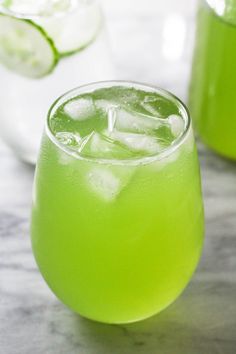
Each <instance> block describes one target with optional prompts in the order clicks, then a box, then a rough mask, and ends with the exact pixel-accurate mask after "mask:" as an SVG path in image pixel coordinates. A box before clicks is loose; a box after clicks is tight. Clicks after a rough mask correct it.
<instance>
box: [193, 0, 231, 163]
mask: <svg viewBox="0 0 236 354" xmlns="http://www.w3.org/2000/svg"><path fill="white" fill-rule="evenodd" d="M209 4H211V7H210V6H208V4H207V3H204V4H202V5H201V8H200V10H199V15H198V24H197V33H196V47H195V54H194V61H193V69H192V80H191V87H190V111H191V114H192V116H193V119H194V122H195V124H196V129H197V131H198V133H199V135H200V137H201V138H202V140H203V141H204V142H205V143H206V144H207V145H208V146H209V147H211V148H212V149H214V150H215V151H216V152H218V153H220V154H222V155H224V156H226V157H229V158H232V159H236V100H235V82H236V66H235V63H236V5H235V3H234V4H233V3H232V1H223V2H222V1H221V2H219V1H218V2H217V1H211V2H210V1H209Z"/></svg>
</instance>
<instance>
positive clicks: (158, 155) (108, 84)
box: [45, 80, 191, 165]
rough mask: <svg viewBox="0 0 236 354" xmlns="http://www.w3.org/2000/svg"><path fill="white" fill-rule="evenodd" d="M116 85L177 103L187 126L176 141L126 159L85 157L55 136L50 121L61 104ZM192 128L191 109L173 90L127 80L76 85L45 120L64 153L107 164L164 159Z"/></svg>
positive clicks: (66, 93) (49, 112)
mask: <svg viewBox="0 0 236 354" xmlns="http://www.w3.org/2000/svg"><path fill="white" fill-rule="evenodd" d="M114 86H123V87H134V88H138V89H141V90H146V91H147V92H156V93H160V94H161V95H162V96H164V97H165V98H167V99H170V100H171V101H172V102H174V103H175V104H176V106H177V107H178V109H179V112H180V113H181V116H182V118H183V119H184V123H185V126H184V130H183V132H182V134H181V135H180V136H179V137H178V138H177V139H175V140H174V142H173V143H172V144H170V145H169V146H168V147H167V148H166V149H164V150H163V151H160V152H157V153H156V154H154V155H152V156H143V157H138V158H126V159H117V158H110V159H105V158H100V157H84V156H81V155H80V154H79V152H77V151H75V150H74V149H72V148H70V147H68V146H66V145H64V144H63V143H61V142H60V141H59V140H58V139H57V138H56V137H55V135H54V134H53V132H52V130H51V128H50V123H49V121H50V118H51V117H52V115H53V113H54V112H55V111H56V109H57V108H58V107H60V106H61V104H63V103H65V102H66V101H67V100H70V99H73V98H75V97H76V96H77V95H79V94H80V93H81V94H83V93H89V92H92V91H94V90H96V89H99V88H109V87H114ZM86 89H88V91H86ZM190 128H191V118H190V113H189V110H188V108H187V107H186V105H185V104H184V103H183V102H182V101H181V100H180V99H179V98H178V97H177V96H175V95H174V94H172V93H171V92H169V91H167V90H165V89H162V88H160V87H157V86H154V85H149V84H143V83H140V82H136V81H126V80H107V81H98V82H92V83H89V84H85V85H81V86H78V87H75V88H73V89H71V90H69V91H67V92H65V93H64V94H63V95H61V96H59V97H58V98H57V99H56V100H55V101H54V102H53V104H52V105H51V107H50V109H49V111H48V114H47V118H46V122H45V133H46V135H47V137H48V138H49V139H50V140H51V142H52V143H53V144H54V145H55V146H56V147H57V148H59V149H60V150H62V151H63V152H64V153H66V154H67V155H69V156H70V157H72V158H75V159H77V160H82V161H87V162H97V163H100V164H107V165H141V164H142V165H144V164H149V163H152V162H155V161H159V160H162V159H164V158H166V157H168V156H170V155H171V154H173V153H174V152H175V151H176V150H178V149H179V148H180V147H181V146H182V145H183V144H184V142H185V140H186V137H187V135H188V132H189V130H190Z"/></svg>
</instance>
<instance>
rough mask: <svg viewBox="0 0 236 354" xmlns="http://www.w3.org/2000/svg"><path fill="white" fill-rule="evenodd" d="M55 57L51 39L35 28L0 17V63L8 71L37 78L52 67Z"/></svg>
mask: <svg viewBox="0 0 236 354" xmlns="http://www.w3.org/2000/svg"><path fill="white" fill-rule="evenodd" d="M58 58H59V55H58V52H57V49H56V48H55V46H54V44H53V42H52V40H51V39H50V38H49V37H48V36H47V34H46V32H45V31H44V30H43V29H42V28H41V27H40V26H39V25H37V24H35V23H34V22H32V21H30V20H25V19H18V18H13V17H11V16H8V15H5V14H0V62H1V63H2V64H3V65H5V66H6V67H7V68H8V69H10V70H12V71H14V72H16V73H18V74H21V75H24V76H27V77H31V78H40V77H43V76H45V75H47V74H49V73H50V72H51V71H52V70H53V69H54V68H55V66H56V64H57V62H58Z"/></svg>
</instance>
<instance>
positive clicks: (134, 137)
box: [110, 131, 162, 154]
mask: <svg viewBox="0 0 236 354" xmlns="http://www.w3.org/2000/svg"><path fill="white" fill-rule="evenodd" d="M110 136H111V138H112V139H114V140H115V141H119V142H120V143H122V144H124V145H126V146H127V147H128V148H130V149H131V150H132V151H139V152H146V153H149V154H155V153H157V152H159V151H161V150H162V148H161V145H160V143H159V142H158V140H157V138H155V137H152V136H148V135H145V134H136V133H125V132H119V131H114V132H113V133H112V134H111V135H110Z"/></svg>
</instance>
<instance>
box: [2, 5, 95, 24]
mask: <svg viewBox="0 0 236 354" xmlns="http://www.w3.org/2000/svg"><path fill="white" fill-rule="evenodd" d="M2 2H3V0H0V14H3V15H7V16H11V17H13V18H16V19H22V20H32V21H33V20H37V19H50V18H58V17H63V16H66V15H68V14H69V13H72V12H73V11H74V10H76V9H78V8H79V7H80V6H81V5H83V6H81V10H82V9H86V8H87V7H89V6H91V5H94V4H96V3H97V0H89V2H88V3H84V4H82V3H81V0H70V4H69V6H68V9H67V10H65V11H58V13H52V14H43V13H42V14H40V13H39V14H37V13H30V12H29V13H26V12H21V11H14V10H11V9H8V8H7V7H5V6H4V5H3V3H2Z"/></svg>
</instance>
